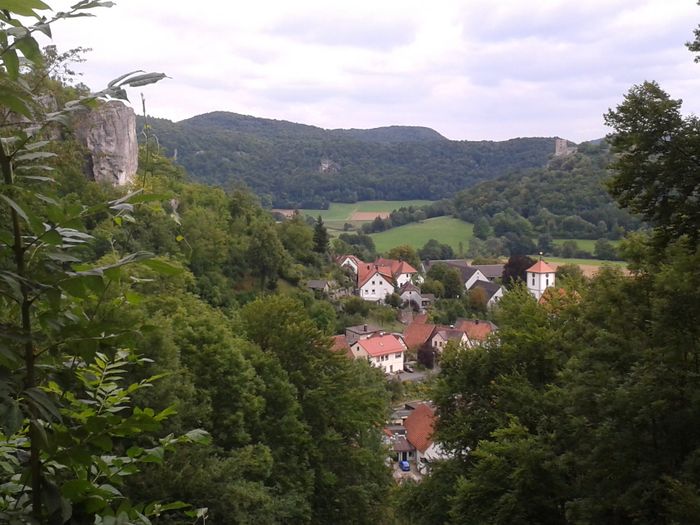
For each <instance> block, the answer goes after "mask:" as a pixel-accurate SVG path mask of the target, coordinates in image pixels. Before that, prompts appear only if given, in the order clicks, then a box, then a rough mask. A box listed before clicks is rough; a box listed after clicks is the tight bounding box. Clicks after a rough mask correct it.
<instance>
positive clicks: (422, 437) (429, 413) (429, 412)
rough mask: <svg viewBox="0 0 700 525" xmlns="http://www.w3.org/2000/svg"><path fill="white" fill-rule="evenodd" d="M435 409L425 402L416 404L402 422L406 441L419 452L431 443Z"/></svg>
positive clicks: (423, 450)
mask: <svg viewBox="0 0 700 525" xmlns="http://www.w3.org/2000/svg"><path fill="white" fill-rule="evenodd" d="M434 425H435V410H434V409H433V408H432V407H431V406H430V405H428V404H426V403H421V404H420V405H418V406H416V408H415V410H414V411H413V412H411V413H410V414H409V416H408V417H407V418H406V420H405V421H404V422H403V426H404V427H406V435H407V437H408V441H409V442H410V443H411V444H412V445H413V446H414V447H416V449H418V450H420V451H421V452H425V451H426V450H427V449H428V447H430V445H432V443H433V439H432V437H433V429H434Z"/></svg>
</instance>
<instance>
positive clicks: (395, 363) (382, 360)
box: [369, 351, 404, 374]
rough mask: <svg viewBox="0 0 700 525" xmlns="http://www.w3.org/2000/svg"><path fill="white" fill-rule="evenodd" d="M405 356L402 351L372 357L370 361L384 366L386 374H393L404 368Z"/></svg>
mask: <svg viewBox="0 0 700 525" xmlns="http://www.w3.org/2000/svg"><path fill="white" fill-rule="evenodd" d="M397 355H398V357H397ZM403 357H404V352H403V351H401V352H397V353H391V354H387V355H383V356H379V357H370V359H369V362H370V363H372V364H373V365H374V366H376V367H378V368H382V369H383V370H384V373H385V374H393V373H394V372H400V371H401V370H403Z"/></svg>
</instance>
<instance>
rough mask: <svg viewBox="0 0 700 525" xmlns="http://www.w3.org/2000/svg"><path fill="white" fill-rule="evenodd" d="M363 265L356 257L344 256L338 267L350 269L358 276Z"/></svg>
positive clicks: (339, 260)
mask: <svg viewBox="0 0 700 525" xmlns="http://www.w3.org/2000/svg"><path fill="white" fill-rule="evenodd" d="M361 264H363V263H362V261H361V260H360V259H358V258H357V257H355V256H354V255H343V256H341V257H340V259H338V265H339V266H340V267H341V268H350V269H351V270H352V272H353V273H354V274H355V275H357V273H358V271H359V267H360V265H361Z"/></svg>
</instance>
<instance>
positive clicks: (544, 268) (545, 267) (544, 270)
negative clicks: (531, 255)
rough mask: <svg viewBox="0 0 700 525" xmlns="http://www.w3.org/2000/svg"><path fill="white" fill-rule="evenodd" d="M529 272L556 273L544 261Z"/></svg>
mask: <svg viewBox="0 0 700 525" xmlns="http://www.w3.org/2000/svg"><path fill="white" fill-rule="evenodd" d="M527 271H528V272H530V273H554V269H553V268H552V267H551V266H550V265H548V264H547V263H546V262H544V261H537V262H536V263H535V264H533V265H532V266H530V267H529V268H528V269H527Z"/></svg>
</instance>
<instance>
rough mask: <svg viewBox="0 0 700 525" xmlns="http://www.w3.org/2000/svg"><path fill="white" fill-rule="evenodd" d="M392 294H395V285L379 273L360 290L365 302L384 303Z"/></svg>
mask: <svg viewBox="0 0 700 525" xmlns="http://www.w3.org/2000/svg"><path fill="white" fill-rule="evenodd" d="M392 293H394V285H392V284H391V283H389V282H388V281H387V280H386V279H385V278H384V277H383V276H381V275H380V274H378V273H377V274H374V275H373V276H372V277H370V278H369V280H368V281H367V282H366V283H365V284H364V285H363V286H362V288H360V297H362V298H363V299H364V300H365V301H383V300H384V299H385V298H386V296H387V295H391V294H392Z"/></svg>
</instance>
